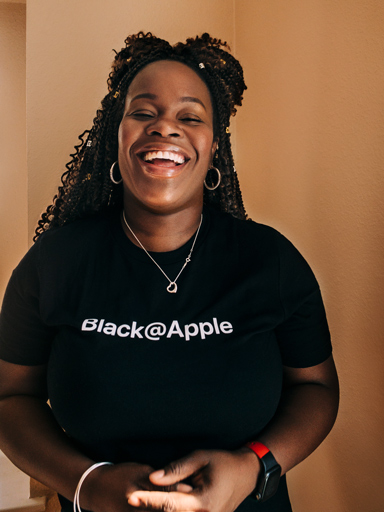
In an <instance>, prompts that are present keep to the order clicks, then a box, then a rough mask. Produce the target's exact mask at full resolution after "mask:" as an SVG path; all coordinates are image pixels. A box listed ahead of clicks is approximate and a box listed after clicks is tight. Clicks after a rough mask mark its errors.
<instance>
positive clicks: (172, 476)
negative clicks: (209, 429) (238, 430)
mask: <svg viewBox="0 0 384 512" xmlns="http://www.w3.org/2000/svg"><path fill="white" fill-rule="evenodd" d="M259 470H260V465H259V461H258V459H257V457H256V455H255V454H254V453H253V452H252V451H251V450H249V449H248V448H242V449H240V450H237V451H233V452H229V451H222V450H198V451H195V452H193V453H191V454H190V455H188V456H186V457H184V458H182V459H179V460H178V461H175V462H172V463H171V464H169V465H168V466H166V467H165V468H164V469H161V470H158V471H153V469H152V468H151V467H149V466H145V465H142V464H133V463H124V464H116V465H115V466H102V467H100V468H98V469H97V470H96V471H94V472H92V473H91V474H90V475H89V477H87V479H86V480H85V482H84V487H83V488H82V491H81V494H80V504H81V506H82V507H84V508H87V509H88V510H92V511H94V512H144V511H148V512H153V511H163V512H186V511H189V512H197V511H199V512H201V511H205V512H233V511H234V510H235V509H236V508H237V507H238V506H239V505H240V503H241V502H242V501H243V500H244V499H245V498H246V497H247V496H248V495H249V494H250V493H251V492H252V491H253V489H254V488H255V484H256V480H257V476H258V473H259ZM186 480H187V481H188V483H185V481H186Z"/></svg>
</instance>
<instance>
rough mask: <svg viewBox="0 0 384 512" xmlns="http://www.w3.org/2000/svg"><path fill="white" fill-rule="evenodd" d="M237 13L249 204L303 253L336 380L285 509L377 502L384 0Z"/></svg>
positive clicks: (382, 367)
mask: <svg viewBox="0 0 384 512" xmlns="http://www.w3.org/2000/svg"><path fill="white" fill-rule="evenodd" d="M235 19H236V49H237V54H238V56H239V57H240V58H241V60H242V62H243V64H244V67H245V71H246V75H245V76H246V82H247V84H248V86H249V91H248V92H247V93H246V100H245V103H244V108H243V109H242V110H240V112H239V117H238V120H237V127H238V131H237V143H238V144H237V146H238V147H237V153H238V162H237V164H238V169H239V172H240V173H241V178H242V182H243V189H244V197H245V202H246V205H247V206H248V209H249V213H250V215H251V216H252V217H253V218H255V219H257V220H259V221H262V222H265V223H270V224H272V225H274V226H276V227H277V228H278V229H280V230H281V231H282V232H283V233H285V234H287V235H288V236H289V238H291V240H292V241H293V242H294V243H295V244H296V245H297V246H298V247H299V248H300V250H301V251H302V252H303V253H304V255H305V256H306V257H307V259H308V260H309V261H310V262H311V265H312V267H313V268H314V270H315V272H316V274H317V276H318V278H319V280H320V284H321V287H322V290H323V293H324V297H325V302H326V306H327V311H328V317H329V321H330V326H331V331H332V335H333V342H334V347H335V358H336V362H337V366H338V369H339V372H340V380H341V393H342V399H341V408H340V415H339V418H338V422H337V424H336V427H335V429H334V430H333V432H332V434H331V435H330V437H329V438H328V439H327V440H326V441H325V442H324V444H323V446H321V447H320V449H319V450H318V451H317V452H315V453H314V454H313V455H312V456H311V457H310V458H309V459H308V460H307V461H306V462H305V463H304V464H302V465H300V466H298V467H297V468H296V469H295V470H294V471H292V473H291V475H290V481H291V495H292V500H293V502H294V503H295V504H296V506H295V508H294V510H295V512H358V511H359V512H382V511H383V510H384V489H383V478H384V461H383V458H384V428H383V424H384V400H383V398H384V377H383V375H384V344H383V341H384V335H383V333H384V314H383V303H384V256H383V253H384V205H383V197H384V2H382V1H381V0H337V1H336V2H335V1H334V0H322V1H319V0H290V1H288V2H287V1H286V0H259V1H257V2H255V1H252V0H249V1H241V2H237V3H236V18H235ZM244 185H245V186H244Z"/></svg>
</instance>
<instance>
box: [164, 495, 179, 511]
mask: <svg viewBox="0 0 384 512" xmlns="http://www.w3.org/2000/svg"><path fill="white" fill-rule="evenodd" d="M163 510H164V512H175V511H176V505H175V502H174V501H173V500H172V499H171V498H169V497H168V496H167V497H166V498H165V500H164V504H163Z"/></svg>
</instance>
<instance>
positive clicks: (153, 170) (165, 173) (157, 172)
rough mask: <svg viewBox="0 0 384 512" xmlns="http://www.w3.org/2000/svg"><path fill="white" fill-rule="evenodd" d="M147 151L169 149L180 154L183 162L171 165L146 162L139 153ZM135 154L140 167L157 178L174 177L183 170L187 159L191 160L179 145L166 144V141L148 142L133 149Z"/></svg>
mask: <svg viewBox="0 0 384 512" xmlns="http://www.w3.org/2000/svg"><path fill="white" fill-rule="evenodd" d="M148 151H169V152H171V153H177V154H178V155H181V156H183V157H184V160H185V161H184V163H182V164H178V165H176V164H175V165H173V166H169V167H168V166H161V165H155V164H153V163H150V162H146V161H145V160H143V158H142V157H141V155H142V154H143V153H147V152H148ZM135 156H136V158H137V159H138V161H139V162H140V165H141V167H142V168H143V169H144V170H145V171H146V172H147V173H148V174H149V175H150V176H153V177H157V178H174V177H176V176H178V175H179V174H181V172H182V171H183V170H184V167H185V166H186V165H187V163H188V162H189V160H191V157H190V156H189V155H188V153H187V152H186V151H185V150H183V149H182V148H180V147H179V146H176V145H174V144H166V143H161V142H159V143H156V142H154V143H148V144H145V145H144V146H141V147H140V148H138V149H137V150H135Z"/></svg>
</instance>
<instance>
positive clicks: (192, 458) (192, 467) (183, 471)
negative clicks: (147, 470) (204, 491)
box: [149, 452, 209, 485]
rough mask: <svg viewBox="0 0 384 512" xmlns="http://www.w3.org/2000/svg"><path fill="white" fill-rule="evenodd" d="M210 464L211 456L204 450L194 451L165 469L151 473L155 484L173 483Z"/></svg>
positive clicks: (150, 477) (150, 476)
mask: <svg viewBox="0 0 384 512" xmlns="http://www.w3.org/2000/svg"><path fill="white" fill-rule="evenodd" d="M208 464H209V458H208V456H207V454H205V453H204V452H194V453H192V454H191V455H188V456H187V457H183V458H182V459H179V460H176V461H174V462H171V463H170V464H168V465H167V466H165V468H164V469H159V470H158V471H154V472H153V473H151V474H150V475H149V479H150V481H151V482H152V483H153V484H155V485H172V484H176V483H177V482H181V481H182V480H185V479H186V478H188V477H189V476H192V475H193V474H195V473H196V472H197V471H199V470H201V469H202V468H204V467H205V466H207V465H208Z"/></svg>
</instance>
